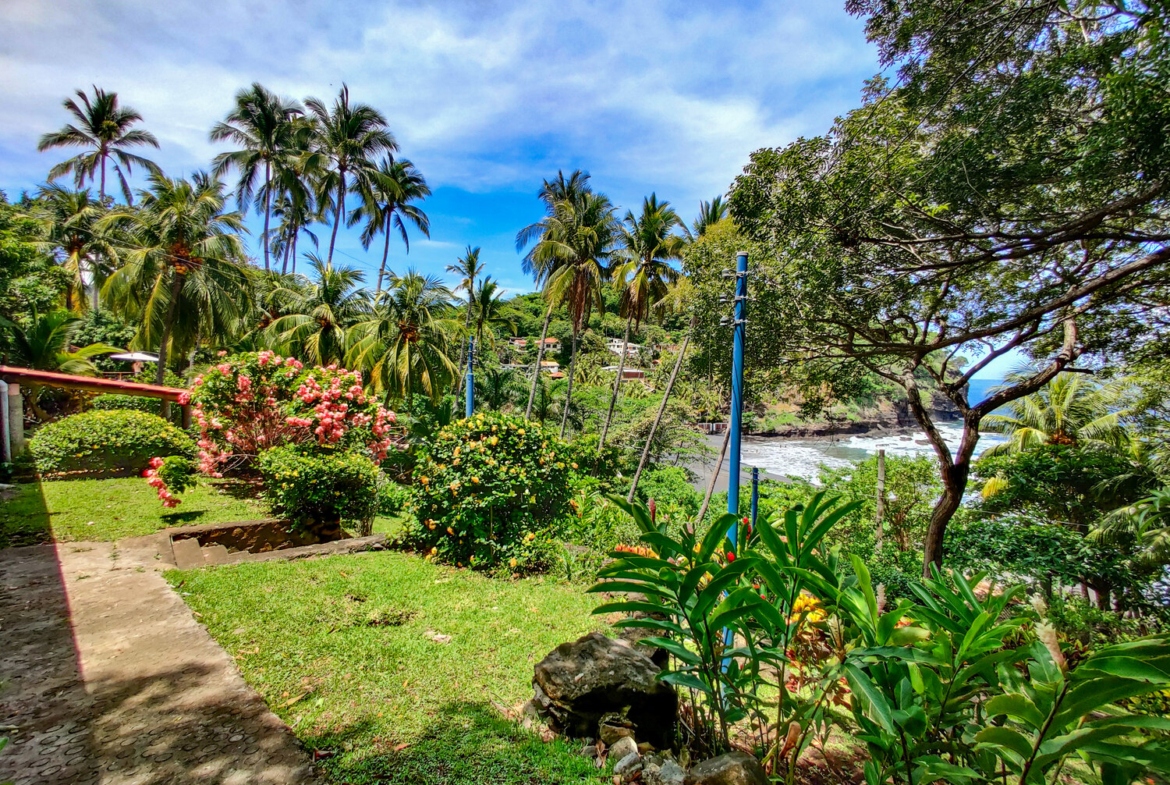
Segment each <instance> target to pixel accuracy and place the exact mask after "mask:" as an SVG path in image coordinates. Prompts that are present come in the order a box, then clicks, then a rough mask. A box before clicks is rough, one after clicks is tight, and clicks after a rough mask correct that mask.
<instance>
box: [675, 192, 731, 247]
mask: <svg viewBox="0 0 1170 785" xmlns="http://www.w3.org/2000/svg"><path fill="white" fill-rule="evenodd" d="M726 217H727V203H726V202H724V201H723V197H722V196H716V197H715V198H714V199H712V200H711V201H709V202H708V201H707V200H705V199H704V200H703V201H701V202H699V217H698V218H696V219H695V222H694V223H693V224H691V227H690V228H689V229H688V228H687V227H686V226H685V225H683V226H682V230H683V234H684V235H686V239H687V242H694V241H695V240H698V239H699V238H700V237H702V236H703V235H705V234H706V233H707V230H708V229H710V228H711V227H712V226H714V225H715V224H717V223H719V222H720V221H722V220H723V219H724V218H726Z"/></svg>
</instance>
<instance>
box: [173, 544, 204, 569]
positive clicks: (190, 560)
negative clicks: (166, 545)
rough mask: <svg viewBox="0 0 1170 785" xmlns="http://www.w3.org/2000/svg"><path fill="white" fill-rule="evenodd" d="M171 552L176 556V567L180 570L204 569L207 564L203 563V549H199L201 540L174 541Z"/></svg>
mask: <svg viewBox="0 0 1170 785" xmlns="http://www.w3.org/2000/svg"><path fill="white" fill-rule="evenodd" d="M171 552H172V553H174V555H175V566H176V567H178V568H179V569H180V570H190V569H194V568H195V567H202V566H203V565H204V563H205V562H204V561H203V549H202V548H200V547H199V540H197V539H196V538H194V537H187V538H185V539H182V540H172V541H171Z"/></svg>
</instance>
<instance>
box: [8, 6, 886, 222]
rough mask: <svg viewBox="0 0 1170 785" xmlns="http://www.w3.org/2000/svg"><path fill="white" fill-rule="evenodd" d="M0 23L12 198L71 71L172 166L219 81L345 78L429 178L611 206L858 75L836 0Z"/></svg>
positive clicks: (842, 105) (295, 90)
mask: <svg viewBox="0 0 1170 785" xmlns="http://www.w3.org/2000/svg"><path fill="white" fill-rule="evenodd" d="M0 30H4V31H5V32H3V33H0V36H2V39H0V72H3V73H4V74H5V79H4V80H3V83H0V100H3V102H4V104H5V106H6V107H7V111H6V122H5V124H4V126H3V127H2V128H0V155H2V156H3V158H0V163H2V164H3V166H2V167H0V169H2V170H3V171H4V172H5V174H4V175H3V177H4V180H3V181H0V186H6V187H10V188H11V187H18V186H21V185H31V184H32V183H33V182H34V181H35V179H36V178H39V177H41V176H43V175H42V174H41V173H42V172H44V171H45V169H46V168H47V166H48V164H49V162H50V160H56V158H55V157H53V156H51V155H49V154H46V155H45V156H38V155H37V154H36V153H35V152H33V150H34V148H35V143H36V138H37V137H38V136H39V134H40V133H43V132H44V131H46V130H49V129H53V128H56V127H59V126H60V124H61V123H62V122H63V121H64V120H65V116H64V113H63V111H62V110H61V108H60V101H61V100H62V98H63V97H64V96H65V95H67V94H68V93H70V92H71V91H72V90H73V89H76V88H79V87H85V86H88V85H89V84H90V83H96V84H99V85H101V86H103V87H105V88H107V89H111V90H117V91H118V92H119V94H120V95H121V96H122V98H123V100H124V101H125V102H126V103H128V104H131V105H133V106H134V107H135V108H137V109H138V110H139V111H141V112H142V113H143V115H144V116H145V117H146V121H147V127H149V128H150V129H151V130H152V131H153V132H154V133H155V134H156V135H157V136H158V137H159V139H160V141H162V143H163V146H164V150H163V151H161V152H160V153H159V154H158V155H157V156H156V158H157V159H158V160H159V161H160V162H161V163H163V164H164V166H166V167H167V168H168V169H169V170H176V171H190V170H191V169H194V168H200V167H203V166H206V165H207V161H208V160H209V159H210V157H211V155H212V154H213V152H214V150H215V147H214V146H213V145H211V144H210V143H209V142H208V141H207V136H206V134H207V129H208V128H209V127H210V125H211V124H212V123H213V122H214V121H215V120H217V119H219V118H221V117H222V116H223V114H224V113H225V112H226V111H227V109H228V107H229V106H230V102H231V97H232V94H233V93H234V92H235V90H237V89H239V88H241V87H244V86H246V85H247V84H248V83H249V82H251V81H253V80H258V81H261V82H263V83H264V84H265V85H267V86H269V87H270V88H272V89H274V90H276V91H278V92H280V93H283V94H288V95H292V96H296V97H303V96H305V95H309V94H311V95H317V96H319V97H321V98H326V99H329V98H332V96H333V95H335V94H336V90H337V89H338V88H339V87H340V83H341V82H342V81H346V82H348V83H349V84H350V87H351V93H352V95H353V96H354V97H355V98H356V99H358V100H363V101H367V102H369V103H371V104H373V105H375V106H377V107H378V108H380V109H381V110H382V111H383V112H384V113H385V114H386V115H387V117H388V118H389V120H390V123H391V126H392V127H393V128H394V130H395V132H396V134H397V135H398V137H399V140H400V142H401V144H402V147H403V154H405V155H407V156H409V157H411V158H412V159H413V160H414V161H415V163H416V164H418V165H419V167H420V168H421V169H422V170H423V171H424V172H425V173H426V174H427V175H428V177H429V178H430V179H431V181H432V183H433V184H434V185H436V186H438V185H455V186H458V187H462V188H465V189H469V190H475V191H491V190H493V189H497V188H515V187H517V186H520V187H524V188H525V189H530V188H532V187H533V186H534V185H535V183H537V182H538V181H539V178H540V177H543V176H547V175H548V174H549V173H550V172H551V171H554V170H555V169H556V168H558V167H573V166H583V167H585V168H588V169H590V170H591V171H592V172H593V174H594V179H595V181H597V182H601V181H602V180H603V179H604V180H605V181H606V182H607V183H608V182H610V181H612V182H613V183H614V186H613V188H614V190H615V191H617V192H618V193H616V194H615V196H618V197H625V198H626V200H627V201H632V200H633V199H635V198H640V196H641V194H643V193H646V192H649V191H650V190H657V191H658V192H659V193H660V194H662V195H663V196H665V197H667V198H671V199H673V200H675V201H682V200H684V199H685V200H687V201H688V202H689V201H690V200H694V199H697V198H700V197H709V196H711V195H713V194H714V193H717V192H720V191H722V190H724V189H725V188H726V186H727V184H728V183H729V182H730V180H731V178H732V177H734V175H735V174H736V173H737V172H738V171H739V169H740V168H741V167H742V165H743V164H744V162H745V161H746V159H747V155H748V154H749V153H750V152H751V151H752V150H753V149H755V148H757V147H761V146H764V145H776V144H782V143H784V142H786V141H789V140H791V139H792V138H793V137H794V136H796V135H798V134H802V133H817V132H820V131H822V130H823V129H824V128H825V127H826V126H827V123H828V122H829V121H831V119H832V117H833V115H834V114H837V113H839V112H841V111H843V110H844V109H846V108H848V107H849V106H850V105H851V104H852V103H854V102H855V101H856V96H857V89H858V86H859V84H860V79H861V78H862V77H863V76H865V75H866V74H868V73H869V72H870V71H871V70H873V68H874V64H873V56H872V52H871V51H870V50H869V49H868V47H867V46H866V45H865V44H864V40H863V36H862V32H861V26H860V23H859V22H857V21H856V20H852V19H850V18H849V17H847V16H846V15H845V14H844V13H843V11H841V10H840V8H839V6H838V5H837V4H835V3H833V4H808V3H804V4H797V3H771V4H767V3H760V4H756V3H751V4H748V5H745V6H742V7H741V6H736V5H731V4H717V5H712V6H707V5H703V6H698V5H695V4H689V3H660V2H628V3H619V2H588V1H587V0H541V1H539V2H537V1H536V0H530V1H529V2H522V3H517V4H499V5H495V4H491V3H487V4H484V3H479V2H467V3H455V2H453V3H438V4H428V3H416V2H404V1H399V2H390V3H382V2H377V3H369V4H363V3H357V4H353V3H348V4H336V3H331V2H328V1H327V0H303V2H295V3H286V4H284V5H283V6H279V5H277V4H271V3H267V2H262V1H261V0H255V1H252V0H248V1H245V0H223V1H222V2H217V3H215V4H214V5H209V4H207V3H206V2H203V1H201V2H195V1H194V0H187V1H177V0H175V1H172V2H168V3H161V4H155V3H147V2H142V1H141V0H137V1H136V0H106V1H105V2H101V3H93V2H90V0H55V2H44V0H9V2H7V3H5V4H4V5H3V7H0ZM22 150H24V151H27V152H26V153H23V154H22V153H21V152H19V151H22ZM626 192H628V194H627V193H626Z"/></svg>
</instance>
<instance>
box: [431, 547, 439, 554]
mask: <svg viewBox="0 0 1170 785" xmlns="http://www.w3.org/2000/svg"><path fill="white" fill-rule="evenodd" d="M438 552H439V549H438V548H431V555H432V556H434V555H435V554H437V553H438Z"/></svg>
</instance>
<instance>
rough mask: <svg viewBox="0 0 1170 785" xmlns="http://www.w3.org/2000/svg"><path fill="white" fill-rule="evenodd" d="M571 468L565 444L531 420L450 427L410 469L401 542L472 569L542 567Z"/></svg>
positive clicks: (495, 418)
mask: <svg viewBox="0 0 1170 785" xmlns="http://www.w3.org/2000/svg"><path fill="white" fill-rule="evenodd" d="M575 469H576V465H575V464H574V462H573V451H572V449H571V448H570V447H569V445H567V444H565V443H564V442H563V441H561V440H560V439H558V438H557V437H556V436H555V435H554V434H553V433H552V432H550V431H547V430H545V429H544V428H543V427H542V426H540V425H539V424H537V423H534V422H525V421H524V420H523V419H521V418H519V417H511V416H508V415H504V414H499V413H482V414H476V415H475V416H474V417H471V418H468V419H465V420H460V421H459V422H456V423H452V424H451V425H449V426H447V427H446V428H443V429H442V430H441V431H439V433H438V435H437V436H436V438H435V439H434V440H433V441H432V442H431V444H429V445H428V446H427V449H426V450H425V453H424V454H423V456H422V458H421V460H420V461H419V463H418V465H417V466H416V467H415V470H414V481H415V507H416V510H417V513H418V521H417V522H416V524H414V525H412V526H411V527H410V528H409V529H408V531H407V533H406V542H407V544H409V545H412V546H413V547H416V548H418V549H419V550H420V551H422V552H424V553H426V554H428V555H429V556H431V557H433V558H436V559H440V560H443V561H447V562H452V563H455V564H459V565H467V566H470V567H474V568H477V569H495V568H500V569H507V570H512V571H517V570H519V571H522V570H526V569H529V570H530V569H539V568H541V567H544V566H547V565H544V564H541V563H538V562H540V561H541V560H542V559H543V558H544V556H543V555H542V554H544V553H545V549H542V548H541V545H542V543H543V541H544V540H545V539H547V535H548V534H549V533H550V531H549V530H550V529H551V528H552V526H553V524H555V523H558V522H560V521H562V520H563V518H564V516H565V514H566V511H567V506H568V501H569V496H570V494H571V492H572V487H571V479H572V474H573V471H574V470H575Z"/></svg>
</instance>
